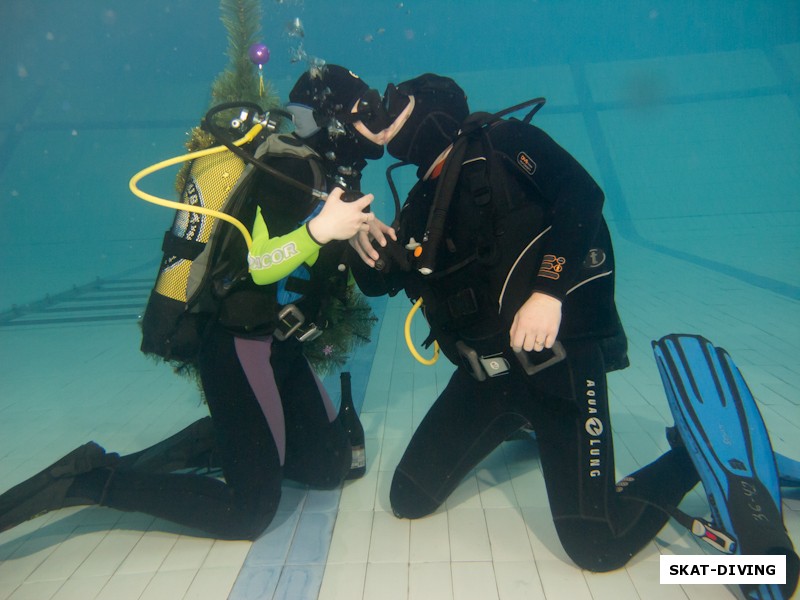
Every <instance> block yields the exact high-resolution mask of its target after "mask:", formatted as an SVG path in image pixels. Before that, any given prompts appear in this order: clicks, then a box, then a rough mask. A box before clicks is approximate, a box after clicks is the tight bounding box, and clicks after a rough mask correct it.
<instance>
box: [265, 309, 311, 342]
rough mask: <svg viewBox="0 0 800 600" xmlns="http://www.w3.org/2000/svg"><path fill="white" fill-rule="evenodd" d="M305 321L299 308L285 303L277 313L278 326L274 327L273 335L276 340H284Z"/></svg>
mask: <svg viewBox="0 0 800 600" xmlns="http://www.w3.org/2000/svg"><path fill="white" fill-rule="evenodd" d="M305 321H306V318H305V315H303V312H302V311H301V310H300V309H299V308H297V307H296V306H295V305H294V304H287V305H286V306H284V307H283V308H282V309H281V311H280V312H279V313H278V326H277V327H276V328H275V332H274V333H273V336H274V337H275V339H276V340H278V341H281V342H283V341H286V340H287V339H289V338H290V337H291V336H293V335H294V333H295V332H296V331H297V330H298V329H300V326H301V325H302V324H303V323H305Z"/></svg>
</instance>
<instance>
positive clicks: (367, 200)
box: [352, 194, 375, 210]
mask: <svg viewBox="0 0 800 600" xmlns="http://www.w3.org/2000/svg"><path fill="white" fill-rule="evenodd" d="M373 200H375V196H373V195H372V194H367V195H366V196H361V198H359V199H358V200H356V201H355V202H353V203H352V204H353V206H357V207H358V208H359V210H362V209H365V208H367V207H368V206H369V205H370V204H372V201H373Z"/></svg>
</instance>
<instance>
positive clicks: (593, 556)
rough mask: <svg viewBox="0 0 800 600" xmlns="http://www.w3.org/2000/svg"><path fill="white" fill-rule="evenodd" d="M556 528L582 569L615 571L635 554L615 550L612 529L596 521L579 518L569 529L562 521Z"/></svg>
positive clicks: (568, 551)
mask: <svg viewBox="0 0 800 600" xmlns="http://www.w3.org/2000/svg"><path fill="white" fill-rule="evenodd" d="M556 530H557V532H558V538H559V540H560V541H561V546H562V547H563V548H564V550H565V551H566V553H567V556H569V558H570V559H571V560H572V562H574V563H575V564H576V565H577V566H579V567H580V568H581V569H586V570H587V571H591V572H593V573H606V572H608V571H615V570H617V569H620V568H622V567H624V566H625V565H626V564H628V561H630V559H631V558H632V556H633V555H632V554H631V553H630V552H627V551H621V552H620V551H616V552H615V551H613V550H612V548H613V544H612V543H611V541H612V537H613V536H612V535H611V532H610V530H609V529H608V528H607V526H604V525H600V526H599V527H598V523H596V522H592V523H586V522H585V521H582V520H578V522H576V523H573V524H572V527H570V528H569V530H567V531H565V528H564V524H563V523H561V524H560V525H557V526H556Z"/></svg>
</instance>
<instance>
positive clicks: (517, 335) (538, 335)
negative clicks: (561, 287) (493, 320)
mask: <svg viewBox="0 0 800 600" xmlns="http://www.w3.org/2000/svg"><path fill="white" fill-rule="evenodd" d="M560 326H561V300H559V299H557V298H553V297H552V296H548V295H547V294H542V293H540V292H534V293H533V294H532V295H531V297H530V298H528V300H526V302H525V304H523V305H522V307H521V308H520V309H519V310H518V311H517V314H516V315H514V322H513V323H512V325H511V332H510V338H511V347H512V348H513V349H514V351H515V352H519V351H520V350H521V349H525V350H526V351H528V352H530V351H531V350H534V351H536V352H541V351H542V350H544V349H545V348H552V347H553V344H555V343H556V336H558V328H559V327H560Z"/></svg>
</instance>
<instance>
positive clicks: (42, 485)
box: [0, 442, 119, 531]
mask: <svg viewBox="0 0 800 600" xmlns="http://www.w3.org/2000/svg"><path fill="white" fill-rule="evenodd" d="M118 461H119V455H118V454H116V453H111V454H108V453H106V451H105V450H104V449H103V448H102V447H100V446H99V445H97V444H95V443H94V442H89V443H88V444H84V445H83V446H80V447H78V448H76V449H75V450H73V451H72V452H70V453H69V454H67V455H66V456H64V457H63V458H61V459H60V460H58V461H56V462H55V463H53V464H52V465H50V466H49V467H47V468H46V469H44V470H43V471H41V472H39V473H37V474H36V475H34V476H33V477H31V478H29V479H27V480H26V481H23V482H22V483H20V484H18V485H16V486H14V487H13V488H11V489H10V490H8V491H7V492H5V493H4V494H3V495H1V496H0V531H5V530H6V529H10V528H12V527H15V526H16V525H19V524H20V523H22V522H24V521H27V520H29V519H32V518H34V517H36V516H39V515H41V514H44V513H46V512H49V511H51V510H56V509H59V508H63V507H65V506H77V505H81V504H93V503H94V502H92V501H90V500H89V499H86V500H84V499H82V498H70V499H68V498H67V496H68V491H69V489H70V487H71V486H72V483H73V482H74V480H75V477H76V476H78V475H81V474H83V473H88V472H89V471H92V470H94V469H99V468H105V467H111V466H114V465H115V464H116V463H117V462H118Z"/></svg>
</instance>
